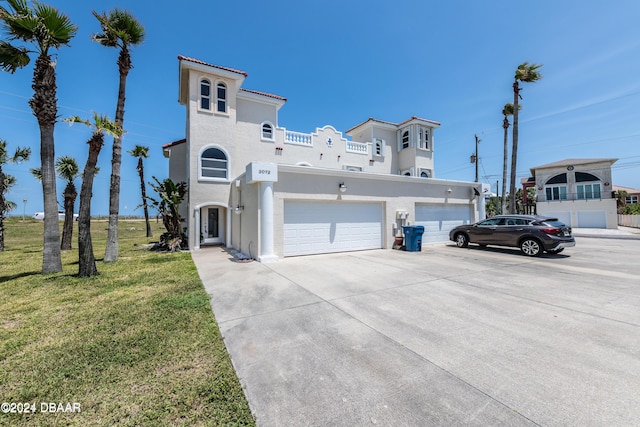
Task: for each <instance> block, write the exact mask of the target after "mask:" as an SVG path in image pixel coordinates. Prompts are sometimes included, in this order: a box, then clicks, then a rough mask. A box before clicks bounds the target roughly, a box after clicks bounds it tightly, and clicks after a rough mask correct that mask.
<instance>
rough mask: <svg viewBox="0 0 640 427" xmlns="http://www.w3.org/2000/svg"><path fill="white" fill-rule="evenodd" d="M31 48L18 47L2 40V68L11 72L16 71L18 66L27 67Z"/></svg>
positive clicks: (0, 59) (0, 45)
mask: <svg viewBox="0 0 640 427" xmlns="http://www.w3.org/2000/svg"><path fill="white" fill-rule="evenodd" d="M29 60H30V58H29V50H28V49H27V48H24V47H16V46H13V45H12V44H10V43H9V42H6V41H4V40H0V68H1V69H2V71H7V72H9V73H11V74H13V73H15V72H16V70H17V69H18V68H22V67H25V66H27V65H28V64H29Z"/></svg>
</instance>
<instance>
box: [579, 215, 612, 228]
mask: <svg viewBox="0 0 640 427" xmlns="http://www.w3.org/2000/svg"><path fill="white" fill-rule="evenodd" d="M578 227H582V228H607V213H606V212H605V211H578Z"/></svg>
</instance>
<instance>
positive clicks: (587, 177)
mask: <svg viewBox="0 0 640 427" xmlns="http://www.w3.org/2000/svg"><path fill="white" fill-rule="evenodd" d="M593 181H596V182H598V181H600V178H598V177H597V176H595V175H591V174H590V173H586V172H576V182H593Z"/></svg>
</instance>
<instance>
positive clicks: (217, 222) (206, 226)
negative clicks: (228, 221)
mask: <svg viewBox="0 0 640 427" xmlns="http://www.w3.org/2000/svg"><path fill="white" fill-rule="evenodd" d="M201 213H202V220H201V221H200V233H201V234H202V243H203V244H205V245H213V244H218V243H224V230H225V220H224V218H225V216H224V209H223V208H218V207H206V208H202V212H201Z"/></svg>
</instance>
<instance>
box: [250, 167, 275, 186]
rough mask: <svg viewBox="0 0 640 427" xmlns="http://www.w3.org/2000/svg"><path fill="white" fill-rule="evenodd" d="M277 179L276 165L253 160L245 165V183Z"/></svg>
mask: <svg viewBox="0 0 640 427" xmlns="http://www.w3.org/2000/svg"><path fill="white" fill-rule="evenodd" d="M276 181H278V165H276V164H275V163H259V162H253V163H249V164H248V165H247V183H253V182H276Z"/></svg>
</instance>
